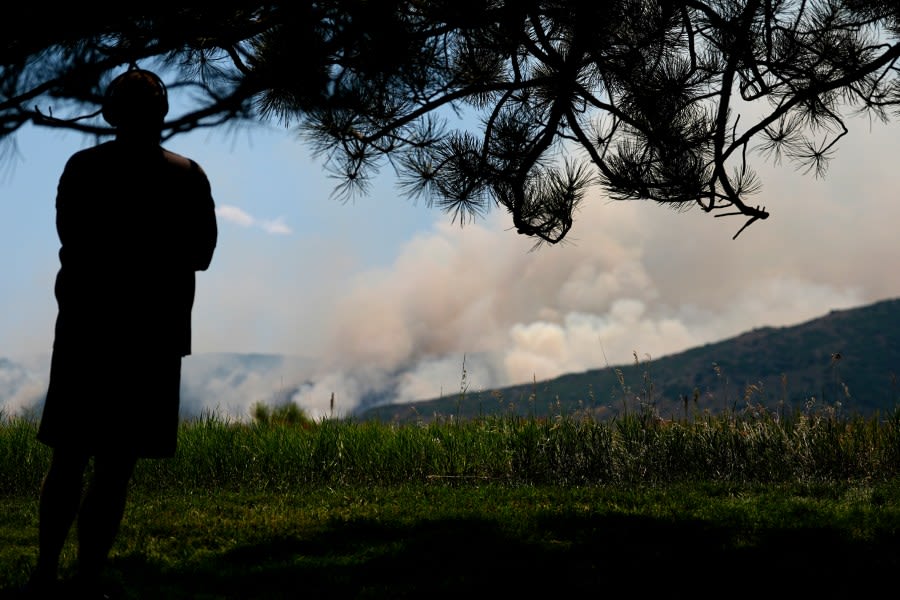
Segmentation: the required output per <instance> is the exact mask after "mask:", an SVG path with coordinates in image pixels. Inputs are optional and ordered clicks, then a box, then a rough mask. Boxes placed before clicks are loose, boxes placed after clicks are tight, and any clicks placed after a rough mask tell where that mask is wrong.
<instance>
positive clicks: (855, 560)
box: [0, 516, 900, 600]
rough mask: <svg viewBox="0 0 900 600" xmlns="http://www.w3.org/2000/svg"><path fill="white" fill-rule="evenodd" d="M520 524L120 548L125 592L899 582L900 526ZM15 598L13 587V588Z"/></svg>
mask: <svg viewBox="0 0 900 600" xmlns="http://www.w3.org/2000/svg"><path fill="white" fill-rule="evenodd" d="M532 525H533V524H529V526H528V527H527V528H525V529H524V530H523V532H521V533H511V532H509V531H506V530H502V529H500V528H499V527H498V526H497V525H496V524H494V523H492V522H489V521H483V520H470V519H460V520H445V521H430V522H419V523H414V524H410V525H408V526H399V525H397V524H393V523H388V524H385V523H382V522H376V521H355V522H349V523H342V524H334V525H333V526H331V528H330V529H329V530H328V532H327V533H326V534H323V535H320V536H318V537H313V538H309V539H299V538H292V537H287V538H277V539H271V540H268V541H266V542H265V543H260V544H256V545H251V546H244V547H241V548H238V549H235V550H232V551H230V552H227V553H224V554H222V555H219V556H216V557H214V558H210V559H209V560H208V561H206V562H204V563H200V564H192V565H190V566H189V567H187V566H186V567H185V568H184V569H181V570H176V571H166V572H160V571H159V570H158V568H157V567H156V566H154V565H151V564H148V563H147V562H146V561H145V560H144V559H143V558H142V557H141V556H139V555H135V556H130V557H119V558H117V559H116V561H115V563H114V566H115V568H116V569H117V570H118V571H119V572H120V573H121V576H122V578H123V580H124V581H125V582H126V595H125V597H126V598H142V599H143V598H147V599H150V598H154V599H167V598H170V599H187V598H190V599H196V600H200V599H216V598H234V599H237V598H241V599H263V598H265V599H278V598H330V599H334V598H404V597H406V598H425V597H427V598H436V597H437V598H441V597H454V598H463V599H465V598H466V596H468V595H473V594H478V595H479V597H480V596H482V595H488V596H495V597H502V598H513V597H522V598H534V597H542V596H546V597H548V598H554V599H555V598H577V597H582V596H583V595H584V594H589V595H590V596H588V597H597V596H598V595H604V596H609V597H616V596H618V595H623V596H624V595H626V594H627V595H628V596H630V597H637V598H646V597H660V598H761V597H767V596H771V595H772V594H777V595H778V596H781V595H783V594H795V595H796V596H797V597H800V598H808V597H822V598H828V597H838V596H847V597H866V596H867V594H869V593H872V594H874V593H875V592H876V591H877V590H882V589H891V587H893V585H894V584H895V582H894V581H893V578H894V576H895V575H896V573H897V569H898V567H900V543H898V541H897V540H896V539H895V538H891V539H883V540H880V541H877V542H871V543H861V542H854V541H850V540H847V539H845V538H843V537H841V535H839V533H837V532H834V531H831V530H829V529H809V530H781V531H774V532H767V533H766V534H765V535H764V536H762V537H760V538H759V539H742V537H741V534H739V533H737V532H735V531H730V530H727V529H722V528H712V527H711V526H709V524H707V523H704V522H700V521H683V522H673V521H671V520H654V519H649V518H646V517H628V516H607V517H582V516H571V517H568V518H562V519H560V518H558V517H555V518H553V519H552V520H548V521H546V522H540V523H538V526H537V527H533V526H532ZM0 597H3V598H8V597H9V596H8V595H5V596H0Z"/></svg>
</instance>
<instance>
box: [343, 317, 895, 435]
mask: <svg viewBox="0 0 900 600" xmlns="http://www.w3.org/2000/svg"><path fill="white" fill-rule="evenodd" d="M897 373H900V299H893V300H885V301H881V302H877V303H874V304H871V305H868V306H864V307H860V308H854V309H848V310H840V311H838V310H835V311H831V312H830V313H828V314H827V315H824V316H822V317H820V318H817V319H813V320H811V321H807V322H805V323H802V324H799V325H794V326H789V327H777V328H775V327H763V328H760V329H754V330H752V331H749V332H747V333H744V334H741V335H738V336H736V337H734V338H731V339H728V340H724V341H721V342H717V343H714V344H706V345H704V346H701V347H697V348H693V349H690V350H686V351H684V352H681V353H678V354H673V355H670V356H665V357H661V358H658V359H654V360H652V361H649V362H646V363H636V364H631V365H623V366H620V367H607V368H602V369H594V370H590V371H586V372H583V373H571V374H567V375H563V376H561V377H557V378H555V379H550V380H547V381H541V382H535V383H531V384H525V385H515V386H509V387H505V388H500V389H496V390H489V391H483V392H477V393H476V392H468V393H466V394H465V395H462V396H449V397H443V398H435V399H430V400H423V401H421V402H415V403H411V404H403V405H386V406H380V407H375V408H372V409H369V410H368V411H366V412H364V413H362V414H360V415H357V416H358V417H359V418H362V419H378V420H390V421H398V422H406V421H410V420H418V419H424V420H428V419H430V418H432V417H433V416H434V415H441V416H456V417H459V418H471V417H475V416H478V415H481V414H496V413H499V412H503V411H512V412H514V413H516V414H534V415H538V416H541V415H548V414H558V413H559V412H569V413H571V412H572V411H575V410H578V409H588V410H590V411H591V412H592V413H593V414H595V415H597V416H600V417H609V416H614V415H616V414H621V412H622V411H623V410H626V409H627V410H629V411H631V410H635V409H638V408H639V407H640V405H641V403H645V404H647V403H649V404H652V405H653V406H655V407H656V408H657V410H658V411H659V413H660V415H661V416H663V417H679V416H683V415H684V414H685V411H686V410H687V411H688V413H692V412H694V411H705V410H708V411H710V412H712V413H720V412H722V411H723V410H740V409H742V408H744V407H745V406H746V405H747V402H748V400H749V401H750V402H752V403H753V404H762V405H765V406H767V407H769V408H772V409H779V408H780V407H789V408H797V407H801V406H805V405H808V404H810V403H813V404H816V405H819V406H823V405H825V406H832V407H835V408H837V407H840V410H842V411H844V412H845V413H852V414H861V415H871V414H873V413H875V412H876V411H881V412H885V411H889V410H892V409H893V408H894V407H895V405H896V400H897V393H898V390H897V381H896V377H895V375H896V374H897Z"/></svg>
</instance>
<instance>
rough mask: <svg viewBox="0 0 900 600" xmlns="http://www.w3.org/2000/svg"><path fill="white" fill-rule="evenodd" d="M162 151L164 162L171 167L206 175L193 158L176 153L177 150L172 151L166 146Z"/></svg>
mask: <svg viewBox="0 0 900 600" xmlns="http://www.w3.org/2000/svg"><path fill="white" fill-rule="evenodd" d="M162 151H163V158H165V160H166V162H167V163H169V164H170V165H172V166H173V167H175V168H177V169H179V170H181V171H185V172H195V173H198V174H200V175H203V176H205V175H206V173H205V172H204V171H203V167H201V166H200V165H199V164H198V163H197V161H195V160H194V159H192V158H188V157H187V156H184V155H182V154H178V153H177V152H172V151H171V150H167V149H166V148H163V149H162Z"/></svg>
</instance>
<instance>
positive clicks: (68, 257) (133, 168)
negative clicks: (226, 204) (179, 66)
mask: <svg viewBox="0 0 900 600" xmlns="http://www.w3.org/2000/svg"><path fill="white" fill-rule="evenodd" d="M167 111H168V99H167V93H166V88H165V86H164V85H163V83H162V81H161V80H160V79H159V78H158V77H157V76H156V75H155V74H153V73H151V72H149V71H145V70H141V69H132V70H129V71H127V72H125V73H123V74H122V75H120V76H119V77H117V78H116V79H115V80H113V82H112V83H111V84H110V85H109V87H108V89H107V92H106V97H105V103H104V108H103V116H104V118H105V119H106V120H107V121H108V122H109V123H110V124H111V125H113V126H114V127H115V128H116V137H115V139H114V140H113V141H109V142H106V143H103V144H100V145H98V146H95V147H93V148H89V149H86V150H82V151H80V152H77V153H75V154H74V155H72V156H71V157H70V158H69V160H68V162H67V164H66V166H65V169H64V171H63V173H62V176H61V178H60V180H59V186H58V189H57V197H56V225H57V231H58V234H59V240H60V251H59V260H60V269H59V272H58V274H57V278H56V286H55V295H56V300H57V306H58V313H57V319H56V329H55V337H54V341H53V355H52V361H51V367H50V382H49V386H48V390H47V397H46V402H45V404H44V409H43V414H42V417H41V421H40V425H39V429H38V434H37V436H38V439H39V440H40V441H41V442H42V443H44V444H46V445H48V446H50V447H52V449H53V457H52V463H51V465H50V468H49V470H48V472H47V474H46V477H45V479H44V483H43V487H42V490H41V499H40V526H39V540H40V550H39V556H38V563H37V566H36V569H35V571H34V574H33V576H32V578H31V580H30V583H29V586H28V588H29V589H32V590H35V591H38V592H39V591H40V590H41V589H47V588H48V587H51V586H55V585H56V583H55V582H56V580H57V569H58V563H59V559H60V553H61V551H62V548H63V545H64V542H65V540H66V538H67V536H68V532H69V530H70V529H71V528H72V525H73V523H75V522H76V519H77V535H78V571H77V574H76V577H77V579H78V581H79V582H80V583H81V585H82V591H83V592H85V593H89V591H90V589H91V586H92V585H94V584H95V583H97V582H98V581H99V577H100V575H101V572H102V570H103V568H104V566H105V563H106V561H107V557H108V554H109V551H110V548H111V546H112V544H113V541H114V539H115V537H116V533H117V531H118V528H119V524H120V521H121V519H122V515H123V512H124V508H125V501H126V492H127V488H128V484H129V482H130V480H131V477H132V473H133V470H134V467H135V464H136V462H137V460H138V459H139V458H145V457H159V458H162V457H171V456H172V455H174V453H175V446H176V436H177V429H178V409H179V401H180V399H179V388H180V381H181V361H182V357H184V356H187V355H188V354H190V352H191V311H192V307H193V302H194V290H195V272H196V271H204V270H206V269H207V268H208V267H209V264H210V261H211V260H212V256H213V251H214V249H215V246H216V239H217V226H216V217H215V207H214V203H213V198H212V194H211V192H210V186H209V182H208V180H207V177H206V175H205V173H204V172H203V170H202V169H201V168H200V166H199V165H197V163H195V162H194V161H192V160H190V159H188V158H185V157H183V156H180V155H178V154H175V153H173V152H169V151H168V150H165V149H164V148H162V147H161V146H160V134H161V131H162V124H163V119H164V117H165V115H166V113H167ZM91 460H93V469H92V477H91V480H90V483H89V485H88V487H87V490H86V491H85V493H84V494H83V495H82V488H83V482H82V480H83V478H84V475H85V472H86V471H87V467H88V465H89V464H90V463H91Z"/></svg>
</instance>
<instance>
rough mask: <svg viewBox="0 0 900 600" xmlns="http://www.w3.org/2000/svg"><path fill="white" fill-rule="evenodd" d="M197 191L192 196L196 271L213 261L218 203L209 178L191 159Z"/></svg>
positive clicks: (191, 233)
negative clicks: (215, 200) (214, 199)
mask: <svg viewBox="0 0 900 600" xmlns="http://www.w3.org/2000/svg"><path fill="white" fill-rule="evenodd" d="M191 167H192V170H194V173H193V176H194V177H193V179H194V181H195V190H194V191H195V193H194V197H193V198H192V203H191V206H192V209H193V213H194V214H193V215H192V217H193V218H192V230H191V231H189V232H188V235H189V239H190V259H191V265H192V267H193V269H194V270H195V271H205V270H206V269H208V268H209V265H210V263H211V262H212V257H213V253H214V251H215V249H216V243H217V241H218V235H219V230H218V226H217V224H216V205H215V202H214V201H213V197H212V191H211V188H210V185H209V179H208V178H207V177H206V173H204V172H203V169H202V168H200V165H198V164H197V163H195V162H193V161H191Z"/></svg>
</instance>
